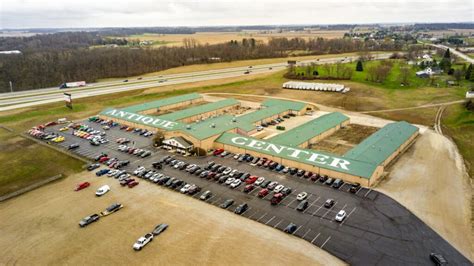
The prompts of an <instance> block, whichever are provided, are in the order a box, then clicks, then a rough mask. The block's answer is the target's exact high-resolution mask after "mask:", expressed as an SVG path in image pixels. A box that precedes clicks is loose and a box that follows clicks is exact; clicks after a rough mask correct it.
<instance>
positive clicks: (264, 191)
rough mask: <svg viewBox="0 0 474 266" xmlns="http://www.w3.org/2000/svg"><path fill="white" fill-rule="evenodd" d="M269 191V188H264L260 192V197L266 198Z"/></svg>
mask: <svg viewBox="0 0 474 266" xmlns="http://www.w3.org/2000/svg"><path fill="white" fill-rule="evenodd" d="M268 193H269V190H268V189H266V188H264V189H262V190H260V191H259V192H258V197H260V198H264V197H265V196H266V195H268Z"/></svg>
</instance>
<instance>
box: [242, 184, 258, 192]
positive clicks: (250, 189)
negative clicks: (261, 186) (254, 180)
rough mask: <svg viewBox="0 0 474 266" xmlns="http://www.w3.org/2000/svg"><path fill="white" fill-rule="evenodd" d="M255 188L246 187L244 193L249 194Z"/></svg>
mask: <svg viewBox="0 0 474 266" xmlns="http://www.w3.org/2000/svg"><path fill="white" fill-rule="evenodd" d="M254 188H255V186H254V185H246V186H245V188H244V192H245V193H249V192H250V191H252V190H254Z"/></svg>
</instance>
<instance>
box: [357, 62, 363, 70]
mask: <svg viewBox="0 0 474 266" xmlns="http://www.w3.org/2000/svg"><path fill="white" fill-rule="evenodd" d="M356 71H358V72H362V71H364V67H363V66H362V61H360V60H359V61H357V65H356Z"/></svg>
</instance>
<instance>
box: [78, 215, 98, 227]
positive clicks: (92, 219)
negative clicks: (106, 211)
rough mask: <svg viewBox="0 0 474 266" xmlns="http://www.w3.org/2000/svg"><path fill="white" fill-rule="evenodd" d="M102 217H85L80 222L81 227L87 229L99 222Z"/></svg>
mask: <svg viewBox="0 0 474 266" xmlns="http://www.w3.org/2000/svg"><path fill="white" fill-rule="evenodd" d="M99 218H100V216H99V215H98V214H92V215H91V216H87V217H84V218H83V219H82V220H80V221H79V226H80V227H86V226H88V225H89V224H91V223H93V222H97V221H98V220H99Z"/></svg>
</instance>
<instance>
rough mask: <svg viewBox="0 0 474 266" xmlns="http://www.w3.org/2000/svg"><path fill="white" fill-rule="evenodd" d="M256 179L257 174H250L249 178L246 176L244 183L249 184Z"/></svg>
mask: <svg viewBox="0 0 474 266" xmlns="http://www.w3.org/2000/svg"><path fill="white" fill-rule="evenodd" d="M257 179H258V176H254V175H252V176H250V177H249V178H247V179H246V180H245V183H247V184H249V185H250V184H253V183H255V181H257Z"/></svg>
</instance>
